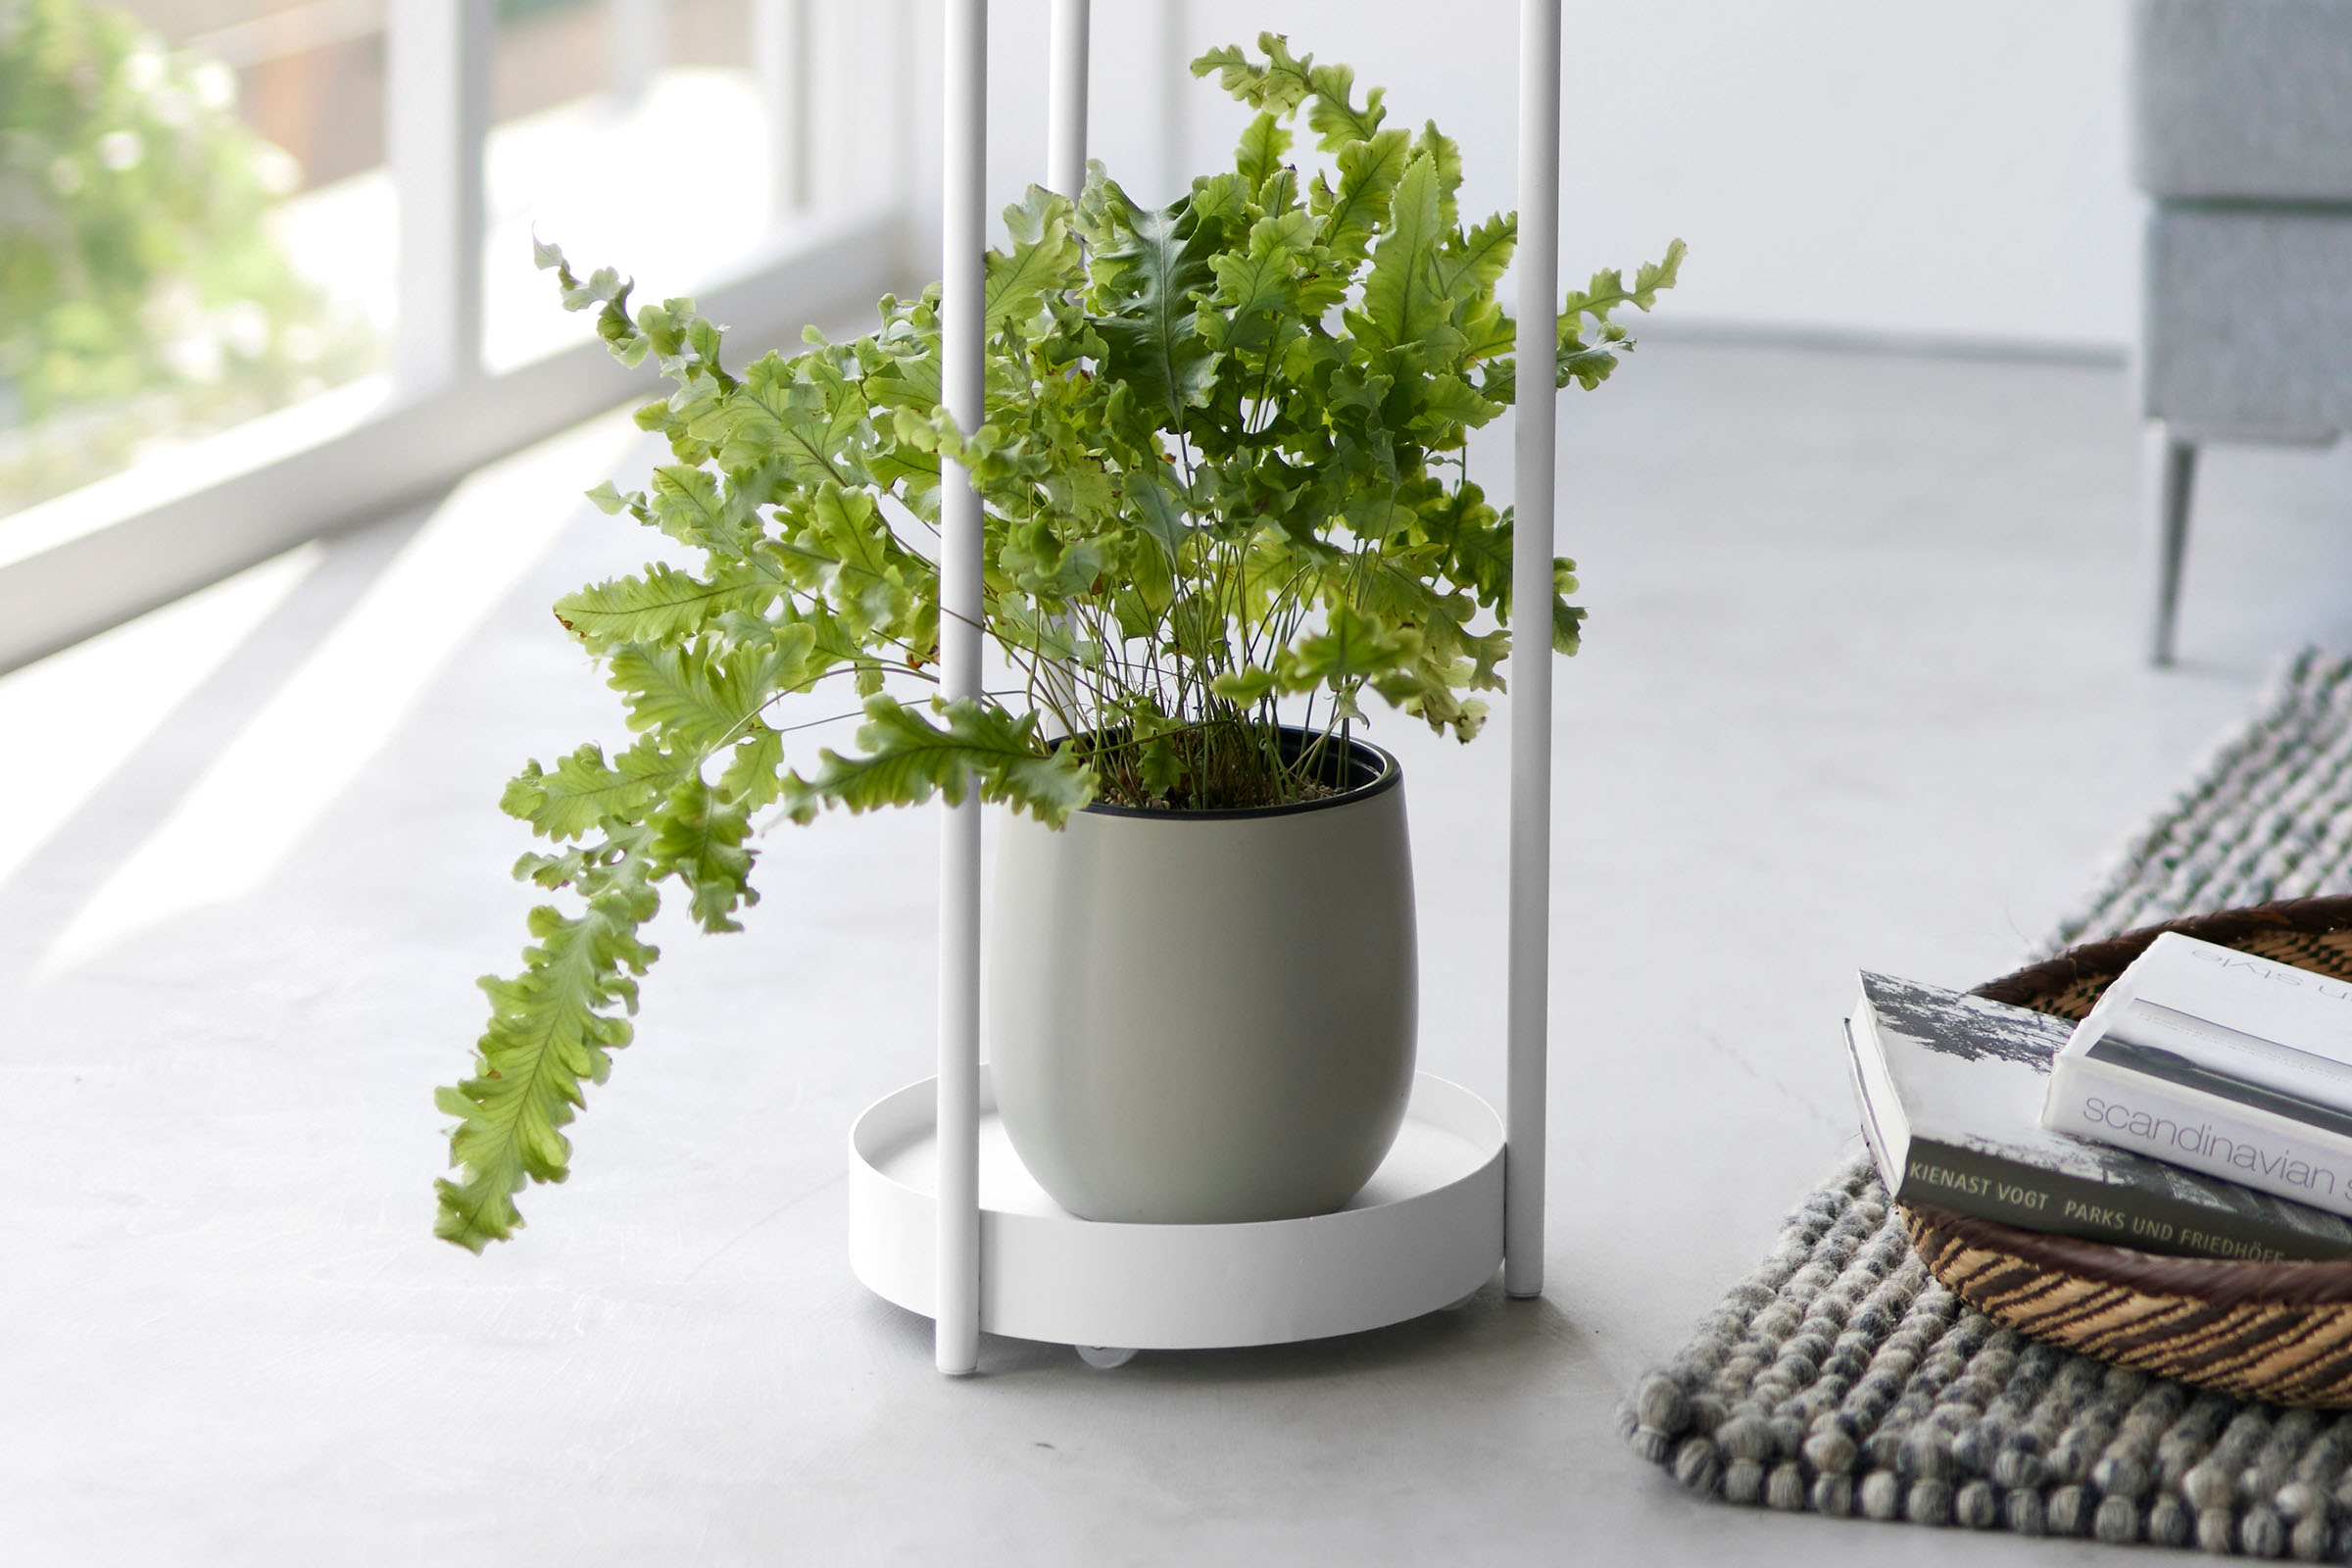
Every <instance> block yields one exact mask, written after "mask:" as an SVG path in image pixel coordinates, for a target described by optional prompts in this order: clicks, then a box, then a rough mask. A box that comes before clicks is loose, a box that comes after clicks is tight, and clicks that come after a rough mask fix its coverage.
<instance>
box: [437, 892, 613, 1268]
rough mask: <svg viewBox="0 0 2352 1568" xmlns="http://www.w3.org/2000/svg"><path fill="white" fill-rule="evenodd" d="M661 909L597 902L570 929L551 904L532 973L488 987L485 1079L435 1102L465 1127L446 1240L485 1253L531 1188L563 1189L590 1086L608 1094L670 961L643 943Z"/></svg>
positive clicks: (441, 1190) (534, 930) (515, 1221)
mask: <svg viewBox="0 0 2352 1568" xmlns="http://www.w3.org/2000/svg"><path fill="white" fill-rule="evenodd" d="M659 903H660V901H659V899H658V897H657V896H656V895H655V894H654V892H653V891H652V890H651V889H649V888H647V887H645V886H644V885H643V884H642V882H638V883H637V884H635V885H633V886H623V887H617V888H614V889H613V890H612V891H610V892H607V893H606V894H604V895H603V896H601V897H599V898H596V899H593V900H591V901H590V903H589V905H588V907H587V909H586V911H585V912H584V913H582V914H581V915H580V916H578V917H577V918H576V919H565V918H564V915H563V914H562V912H561V911H559V910H557V909H556V908H554V907H550V906H546V905H542V906H541V907H538V908H536V909H534V910H532V911H531V921H530V930H531V935H532V936H534V937H536V938H537V939H538V945H537V946H535V947H532V948H529V949H527V950H525V952H524V954H523V963H524V967H523V971H522V973H520V974H519V975H516V976H515V977H514V978H513V979H511V980H510V979H501V978H499V977H497V976H495V975H489V976H484V977H483V980H482V990H483V991H484V992H485V993H487V994H488V996H489V998H490V1027H489V1030H488V1032H487V1033H485V1034H484V1035H483V1036H482V1038H481V1041H480V1043H479V1045H478V1046H477V1047H476V1048H475V1049H476V1053H477V1054H476V1056H475V1060H474V1075H473V1076H472V1077H470V1078H467V1079H466V1080H464V1081H463V1082H461V1083H459V1084H458V1085H457V1086H456V1087H455V1088H444V1089H442V1090H440V1091H439V1092H438V1093H437V1094H436V1095H435V1097H434V1101H435V1103H437V1104H438V1105H439V1106H440V1107H441V1109H442V1110H443V1111H445V1112H447V1113H449V1114H451V1115H454V1116H458V1117H460V1118H461V1120H460V1121H459V1124H458V1126H457V1127H456V1128H455V1129H454V1130H452V1132H451V1133H450V1135H449V1157H450V1163H451V1165H452V1166H454V1167H456V1169H457V1171H458V1176H457V1179H455V1180H452V1179H450V1178H447V1177H444V1178H442V1179H441V1180H439V1181H437V1182H435V1183H434V1184H433V1185H434V1190H435V1192H437V1193H438V1194H439V1196H440V1213H439V1216H438V1218H437V1219H436V1220H435V1222H434V1225H433V1230H434V1234H436V1235H438V1236H440V1237H441V1238H442V1239H443V1240H445V1241H450V1242H455V1243H457V1244H458V1245H459V1246H460V1247H463V1248H466V1250H469V1251H474V1252H479V1251H480V1250H482V1248H483V1247H484V1246H486V1245H487V1244H488V1243H490V1242H493V1241H503V1240H505V1239H506V1238H507V1237H509V1236H511V1235H513V1234H514V1232H515V1227H516V1226H518V1225H520V1224H521V1223H522V1216H521V1214H520V1213H519V1212H518V1211H517V1210H516V1209H515V1194H516V1193H517V1192H520V1191H521V1190H522V1186H523V1183H524V1182H525V1181H541V1182H560V1181H562V1180H563V1179H564V1176H565V1174H566V1173H567V1171H568V1169H569V1162H570V1158H571V1140H569V1139H568V1138H565V1137H564V1132H563V1129H564V1126H565V1125H567V1124H568V1123H569V1122H570V1121H571V1118H572V1115H573V1113H574V1112H575V1110H577V1109H578V1107H579V1106H580V1105H581V1104H583V1103H584V1100H583V1096H582V1090H581V1087H580V1086H581V1082H582V1080H583V1079H585V1080H588V1081H591V1082H596V1083H602V1082H603V1081H604V1079H605V1076H606V1074H607V1073H609V1072H610V1071H611V1070H612V1053H613V1052H614V1051H617V1050H619V1049H620V1048H621V1047H623V1046H625V1045H627V1044H628V1043H629V1033H630V1025H629V1021H628V1019H627V1018H626V1017H625V1016H621V1015H620V1014H622V1013H625V1012H631V1011H634V1010H635V1009H636V1003H637V984H636V981H635V979H634V978H632V977H633V976H636V975H642V974H643V973H645V971H646V966H647V965H649V964H651V963H652V962H653V961H654V959H655V958H656V956H658V955H657V954H656V952H655V950H654V949H653V948H651V947H649V946H647V945H646V944H645V943H643V942H641V941H639V940H638V937H637V929H638V927H639V926H640V925H642V924H643V923H644V922H645V921H646V920H648V919H650V918H652V917H653V914H654V912H655V910H656V908H657V907H659Z"/></svg>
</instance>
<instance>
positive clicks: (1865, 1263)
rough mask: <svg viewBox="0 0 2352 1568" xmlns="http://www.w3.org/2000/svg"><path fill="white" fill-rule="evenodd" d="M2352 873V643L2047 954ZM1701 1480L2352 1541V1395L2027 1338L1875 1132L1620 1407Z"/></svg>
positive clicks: (1681, 1472) (2283, 680)
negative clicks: (1941, 1243)
mask: <svg viewBox="0 0 2352 1568" xmlns="http://www.w3.org/2000/svg"><path fill="white" fill-rule="evenodd" d="M2324 893H2352V659H2346V658H2338V657H2331V656H2327V655H2322V654H2320V653H2318V652H2317V651H2313V650H2306V651H2305V652H2304V653H2302V654H2300V655H2297V656H2296V657H2295V658H2293V659H2292V660H2290V661H2288V662H2286V663H2285V664H2284V665H2283V666H2282V667H2281V668H2280V669H2279V670H2278V673H2277V675H2275V676H2274V677H2273V679H2272V681H2271V683H2270V685H2269V687H2268V688H2267V689H2266V690H2265V692H2264V694H2263V697H2262V699H2261V702H2260V703H2259V705H2258V707H2257V711H2256V712H2255V715H2254V717H2253V718H2252V720H2251V721H2250V722H2248V723H2247V725H2246V726H2245V727H2244V728H2243V729H2242V730H2240V731H2239V732H2238V733H2236V734H2234V735H2232V736H2230V737H2229V739H2228V740H2227V741H2225V742H2224V743H2223V744H2222V745H2220V746H2219V747H2217V748H2215V749H2214V750H2213V751H2212V752H2211V753H2209V754H2208V755H2207V757H2206V758H2205V760H2204V761H2203V762H2202V763H2201V764H2200V765H2199V767H2198V769H2197V773H2196V779H2195V782H2194V783H2192V784H2191V785H2190V786H2189V787H2188V788H2187V789H2186V790H2185V791H2183V792H2182V793H2181V794H2180V797H2179V798H2178V799H2177V800H2176V801H2175V802H2174V803H2173V804H2172V805H2171V806H2170V807H2169V808H2167V809H2165V810H2164V811H2162V812H2160V813H2159V814H2158V815H2157V817H2156V819H2155V820H2154V821H2152V822H2150V823H2149V824H2148V826H2147V827H2146V829H2145V830H2143V831H2142V832H2140V833H2139V834H2138V835H2137V836H2135V837H2134V838H2133V839H2132V840H2131V842H2130V843H2129V844H2128V845H2126V847H2125V849H2124V852H2123V853H2122V854H2121V855H2120V856H2119V857H2118V858H2117V859H2116V861H2115V863H2114V865H2113V866H2112V867H2111V868H2110V869H2109V871H2108V873H2107V875H2106V876H2105V877H2104V879H2103V880H2102V883H2101V886H2100V887H2099V890H2098V891H2097V892H2096V893H2095V894H2094V895H2093V896H2092V897H2091V899H2090V901H2089V902H2088V903H2087V905H2085V907H2083V908H2082V911H2081V912H2080V913H2078V914H2076V915H2074V916H2073V917H2072V918H2070V919H2068V920H2066V921H2064V922H2063V923H2062V924H2061V925H2060V927H2059V929H2058V931H2057V932H2056V933H2055V934H2054V935H2053V936H2052V938H2051V940H2050V942H2049V943H2048V944H2047V945H2046V948H2045V954H2046V953H2054V952H2056V951H2058V950H2059V949H2062V948H2065V947H2069V946H2072V945H2073V944H2075V943H2078V942H2083V941H2090V940H2095V939H2098V938H2101V937H2107V936H2113V935H2116V934H2118V933H2120V932H2124V931H2128V930H2131V929H2132V928H2133V927H2135V926H2142V925H2147V924H2150V923H2151V922H2154V921H2158V920H2165V919H2171V918H2173V917H2174V916H2176V915H2181V914H2189V913H2196V912H2200V911H2204V910H2210V909H2220V908H2229V907H2234V906H2238V905H2247V904H2263V903H2267V902H2269V901H2271V900H2274V899H2288V898H2303V897H2307V896H2310V895H2315V894H2324ZM1618 1424H1619V1428H1620V1430H1621V1431H1622V1432H1623V1434H1624V1435H1625V1438H1626V1440H1627V1441H1628V1442H1629V1443H1630V1444H1631V1445H1632V1446H1633V1447H1634V1449H1635V1451H1636V1452H1638V1453H1640V1454H1641V1455H1642V1457H1644V1458H1646V1459H1649V1460H1651V1461H1653V1462H1655V1463H1658V1464H1661V1465H1664V1466H1665V1467H1666V1469H1667V1470H1668V1471H1669V1472H1670V1473H1671V1474H1672V1475H1673V1476H1674V1478H1675V1479H1676V1480H1678V1481H1680V1482H1682V1483H1683V1484H1684V1485H1685V1486H1687V1487H1690V1488H1691V1490H1692V1491H1694V1492H1698V1493H1702V1494H1704V1495H1709V1496H1715V1497H1721V1498H1723V1499H1725V1500H1726V1501H1730V1502H1736V1503H1746V1504H1751V1505H1758V1506H1763V1507H1770V1508H1781V1509H1789V1510H1804V1509H1811V1510H1812V1511H1814V1512H1817V1513H1826V1514H1832V1515H1838V1516H1840V1517H1844V1516H1856V1515H1858V1516H1861V1517H1864V1518H1870V1519H1906V1520H1909V1521H1911V1522H1912V1523H1914V1524H1923V1525H1962V1526H1968V1527H1971V1528H1974V1529H1980V1530H1988V1529H2008V1530H2013V1531H2016V1532H2018V1533H2019V1534H2021V1535H2062V1536H2090V1537H2095V1538H2096V1539H2098V1540H2100V1541H2106V1542H2113V1543H2116V1544H2130V1543H2134V1542H2148V1543H2153V1544H2159V1545H2170V1546H2182V1545H2189V1544H2195V1545H2199V1546H2202V1547H2204V1548H2205V1549H2206V1550H2208V1551H2215V1552H2224V1553H2229V1552H2242V1553H2245V1554H2247V1555H2251V1556H2258V1557H2278V1556H2283V1555H2287V1554H2289V1553H2291V1554H2292V1555H2294V1556H2296V1557H2299V1558H2302V1559H2304V1560H2306V1561H2311V1562H2321V1561H2335V1562H2346V1561H2352V1414H2344V1415H2336V1414H2330V1413H2321V1412H2316V1411H2310V1410H2281V1409H2279V1408H2278V1407H2277V1406H2274V1405H2269V1404H2262V1403H2257V1402H2250V1401H2245V1400H2239V1399H2233V1398H2230V1397H2227V1396H2223V1395H2217V1394H2206V1393H2199V1392H2196V1391H2193V1390H2190V1389H2186V1388H2183V1387H2182V1386H2181V1385H2180V1384H2178V1383H2172V1382H2168V1381H2165V1380H2161V1379H2156V1378H2151V1377H2148V1376H2147V1375H2146V1374H2144V1373H2138V1372H2131V1371H2126V1370H2124V1369H2122V1368H2118V1367H2110V1366H2107V1365H2105V1364H2103V1363H2101V1362H2098V1361H2094V1360H2091V1359H2089V1358H2088V1357H2086V1356H2082V1355H2078V1354H2075V1353H2074V1352H2072V1351H2068V1350H2061V1349H2058V1348H2054V1347H2051V1346H2046V1345H2041V1344H2037V1343H2035V1342H2034V1341H2032V1340H2027V1339H2023V1338H2021V1337H2019V1336H2018V1335H2016V1334H2015V1333H2013V1332H2012V1331H2010V1330H2008V1329H2005V1328H2000V1327H1997V1326H1996V1325H1994V1324H1993V1323H1992V1322H1991V1321H1990V1320H1989V1319H1987V1318H1986V1317H1985V1315H1984V1314H1983V1313H1981V1312H1978V1311H1977V1310H1976V1309H1975V1308H1974V1307H1970V1306H1967V1305H1964V1304H1962V1303H1961V1302H1960V1301H1959V1300H1958V1299H1957V1298H1955V1297H1954V1296H1953V1295H1952V1294H1951V1292H1949V1291H1947V1290H1945V1289H1944V1288H1943V1287H1942V1286H1940V1285H1938V1284H1937V1283H1936V1281H1935V1280H1934V1278H1932V1277H1931V1276H1930V1275H1929V1273H1928V1271H1927V1268H1926V1266H1925V1265H1924V1264H1922V1263H1921V1262H1920V1260H1919V1258H1918V1256H1917V1255H1916V1254H1914V1253H1913V1252H1912V1250H1911V1247H1910V1243H1909V1240H1908V1239H1907V1238H1906V1237H1905V1236H1904V1234H1903V1230H1902V1226H1901V1223H1900V1221H1899V1220H1898V1218H1897V1217H1896V1215H1895V1213H1894V1209H1893V1205H1892V1204H1890V1203H1889V1202H1887V1190H1886V1188H1885V1187H1884V1186H1883V1185H1882V1184H1881V1183H1880V1181H1879V1178H1878V1172H1877V1171H1876V1169H1875V1168H1874V1167H1873V1166H1872V1165H1871V1162H1870V1159H1869V1156H1868V1155H1867V1154H1865V1155H1864V1156H1863V1157H1862V1158H1861V1159H1859V1160H1858V1161H1856V1162H1855V1163H1854V1164H1852V1165H1851V1166H1849V1167H1847V1168H1846V1169H1844V1170H1842V1171H1840V1172H1839V1173H1838V1175H1837V1176H1835V1177H1833V1178H1832V1179H1831V1180H1830V1181H1828V1182H1826V1183H1825V1184H1823V1185H1822V1186H1821V1187H1820V1188H1819V1189H1817V1190H1816V1191H1814V1192H1813V1193H1811V1194H1810V1195H1808V1196H1807V1197H1806V1198H1805V1200H1804V1201H1802V1202H1801V1203H1799V1204H1798V1205H1797V1206H1796V1208H1795V1209H1794V1210H1792V1211H1791V1212H1790V1214H1789V1220H1788V1223H1787V1227H1786V1228H1785V1229H1784V1230H1783V1231H1782V1233H1781V1238H1780V1243H1779V1245H1778V1246H1777V1247H1775V1248H1774V1250H1773V1251H1772V1254H1771V1256H1770V1257H1768V1258H1767V1259H1766V1260H1765V1261H1764V1263H1763V1265H1762V1266H1761V1267H1759V1268H1757V1269H1756V1270H1755V1272H1754V1273H1752V1274H1750V1275H1749V1276H1748V1277H1747V1278H1746V1279H1744V1280H1742V1281H1741V1282H1740V1284H1739V1285H1738V1286H1737V1287H1736V1288H1735V1289H1734V1290H1733V1291H1732V1292H1731V1294H1730V1295H1729V1296H1727V1297H1726V1298H1725V1299H1724V1300H1723V1303H1722V1304H1721V1305H1720V1306H1718V1307H1717V1308H1716V1309H1715V1310H1714V1311H1713V1312H1711V1313H1710V1314H1708V1315H1707V1317H1706V1318H1705V1319H1703V1320H1702V1321H1701V1322H1700V1323H1699V1325H1698V1330H1697V1333H1696V1335H1695V1336H1694V1337H1693V1338H1692V1340H1691V1343H1690V1344H1689V1345H1688V1346H1686V1347H1685V1348H1684V1349H1683V1350H1682V1352H1681V1353H1680V1354H1679V1355H1677V1356H1676V1357H1675V1358H1674V1359H1673V1360H1671V1361H1669V1362H1668V1363H1667V1364H1666V1365H1664V1366H1662V1367H1660V1368H1658V1369H1657V1370H1655V1371H1653V1372H1651V1373H1649V1374H1648V1375H1647V1376H1645V1377H1644V1378H1642V1381H1641V1382H1640V1383H1639V1384H1638V1385H1637V1386H1636V1388H1635V1390H1634V1393H1633V1395H1632V1396H1631V1397H1629V1398H1628V1399H1627V1400H1626V1402H1625V1404H1624V1405H1623V1406H1622V1407H1621V1408H1620V1409H1619V1411H1618Z"/></svg>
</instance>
